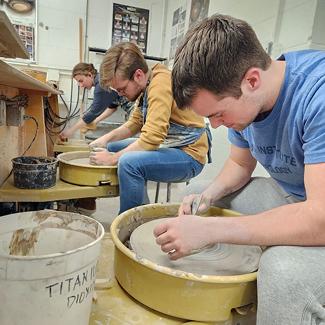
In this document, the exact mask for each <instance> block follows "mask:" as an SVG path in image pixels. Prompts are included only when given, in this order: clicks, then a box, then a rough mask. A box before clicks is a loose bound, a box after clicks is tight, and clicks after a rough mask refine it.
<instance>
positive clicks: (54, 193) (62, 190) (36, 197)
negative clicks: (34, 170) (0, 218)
mask: <svg viewBox="0 0 325 325" xmlns="http://www.w3.org/2000/svg"><path fill="white" fill-rule="evenodd" d="M118 194H119V192H118V186H111V185H101V186H78V185H73V184H69V183H66V182H63V181H61V180H60V179H59V178H57V181H56V185H55V186H53V187H50V188H47V189H41V190H38V189H37V190H36V189H19V188H17V187H15V186H14V183H13V177H12V176H11V177H10V178H9V179H8V180H7V181H6V182H5V183H4V184H3V186H2V187H1V188H0V202H48V201H60V200H70V199H80V198H88V197H95V198H97V197H114V196H118Z"/></svg>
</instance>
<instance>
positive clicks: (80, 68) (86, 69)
mask: <svg viewBox="0 0 325 325" xmlns="http://www.w3.org/2000/svg"><path fill="white" fill-rule="evenodd" d="M88 73H91V74H92V75H93V76H94V77H95V76H96V74H97V70H96V69H95V67H94V65H93V64H92V63H85V62H80V63H78V64H76V65H75V66H74V67H73V69H72V78H74V77H75V76H77V75H83V76H87V75H88Z"/></svg>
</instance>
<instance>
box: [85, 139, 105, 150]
mask: <svg viewBox="0 0 325 325" xmlns="http://www.w3.org/2000/svg"><path fill="white" fill-rule="evenodd" d="M106 145H107V142H106V141H105V140H104V139H102V137H100V138H98V139H96V140H94V141H92V142H90V143H89V147H90V148H106Z"/></svg>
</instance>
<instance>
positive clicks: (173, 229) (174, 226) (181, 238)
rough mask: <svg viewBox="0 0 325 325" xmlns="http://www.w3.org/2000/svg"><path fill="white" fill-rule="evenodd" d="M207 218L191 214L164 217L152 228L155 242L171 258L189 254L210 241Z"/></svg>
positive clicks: (174, 258)
mask: <svg viewBox="0 0 325 325" xmlns="http://www.w3.org/2000/svg"><path fill="white" fill-rule="evenodd" d="M209 219H210V218H208V217H199V216H193V215H180V216H179V217H175V218H166V221H165V222H163V223H161V224H159V225H158V226H156V227H155V229H154V235H155V237H156V243H157V244H158V245H160V246H161V250H162V251H163V252H165V253H168V255H169V258H170V259H171V260H177V259H179V258H180V257H183V256H186V255H189V254H191V253H192V252H193V251H194V250H197V249H200V248H202V247H205V246H206V245H209V244H211V243H212V238H209V230H211V229H209V228H211V227H209V221H210V220H209Z"/></svg>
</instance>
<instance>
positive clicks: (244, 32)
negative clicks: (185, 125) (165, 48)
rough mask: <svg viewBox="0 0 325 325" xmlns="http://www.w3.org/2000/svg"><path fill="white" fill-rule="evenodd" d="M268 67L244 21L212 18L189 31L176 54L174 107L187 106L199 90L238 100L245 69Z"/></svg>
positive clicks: (249, 27)
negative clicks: (175, 105) (175, 104)
mask: <svg viewBox="0 0 325 325" xmlns="http://www.w3.org/2000/svg"><path fill="white" fill-rule="evenodd" d="M270 64H271V58H270V57H269V55H268V54H267V53H266V52H265V50H264V49H263V47H262V45H261V43H260V42H259V40H258V39H257V36H256V34H255V32H254V30H253V29H252V27H251V26H250V25H249V24H248V23H247V22H245V21H243V20H240V19H236V18H233V17H230V16H225V15H219V14H216V15H213V16H211V17H209V18H206V19H204V20H203V21H202V22H201V23H199V24H198V25H196V26H194V28H193V29H191V30H189V31H188V32H187V33H186V36H185V38H184V40H183V41H182V43H181V45H180V46H179V47H178V49H177V51H176V54H175V61H174V66H173V70H172V83H173V96H174V99H175V101H176V103H177V105H178V107H180V108H184V107H188V106H190V104H191V102H192V100H193V97H194V96H195V95H196V93H197V91H198V90H199V89H206V90H209V91H211V92H213V93H214V94H216V95H219V96H233V97H236V98H238V97H240V96H241V94H242V92H241V89H240V84H241V81H242V79H243V77H244V75H245V73H246V72H247V70H248V69H249V68H251V67H258V68H261V69H263V70H266V69H267V68H268V67H269V66H270Z"/></svg>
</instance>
